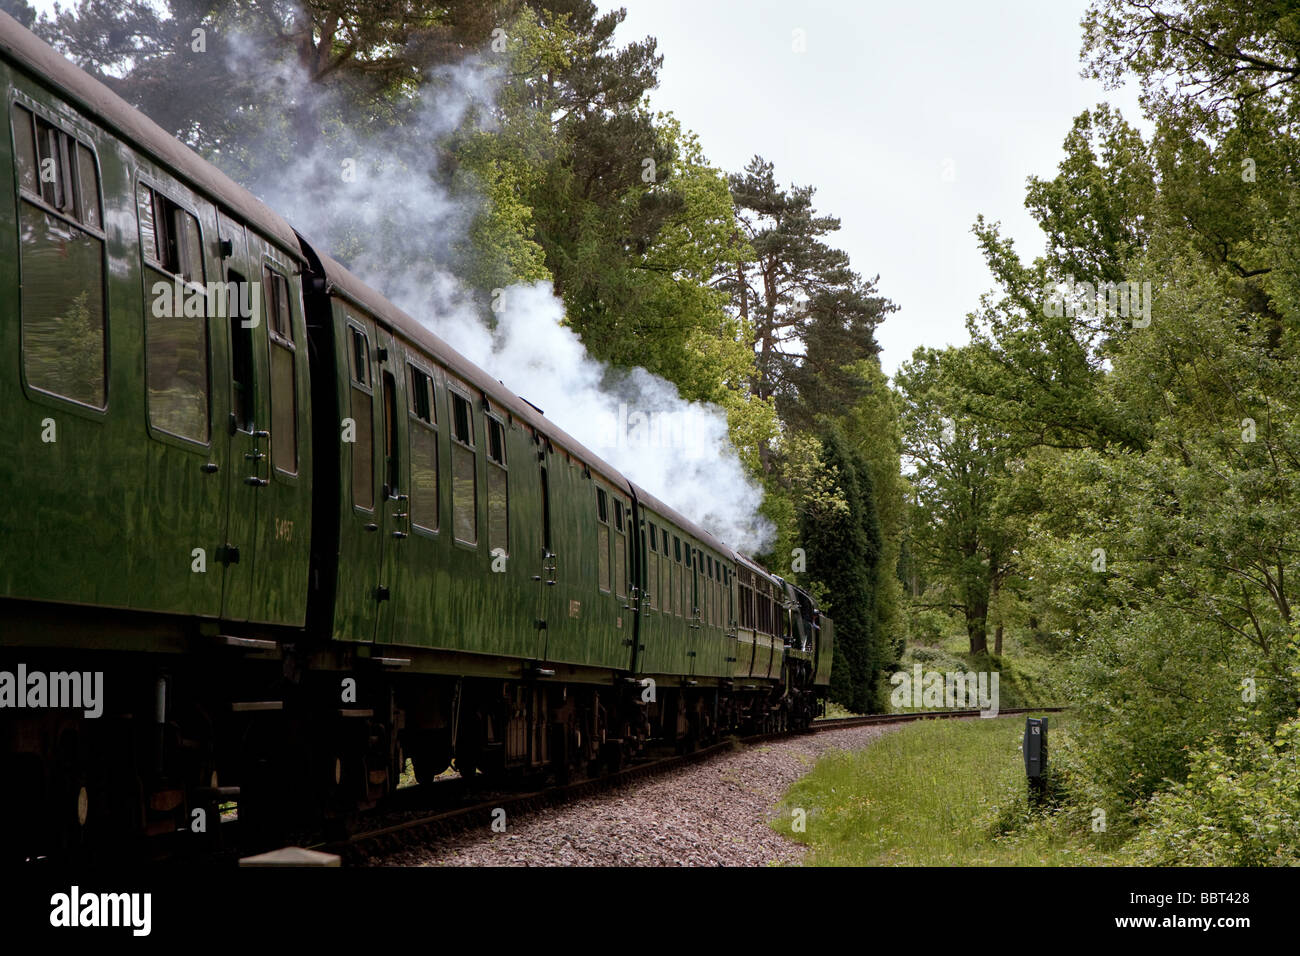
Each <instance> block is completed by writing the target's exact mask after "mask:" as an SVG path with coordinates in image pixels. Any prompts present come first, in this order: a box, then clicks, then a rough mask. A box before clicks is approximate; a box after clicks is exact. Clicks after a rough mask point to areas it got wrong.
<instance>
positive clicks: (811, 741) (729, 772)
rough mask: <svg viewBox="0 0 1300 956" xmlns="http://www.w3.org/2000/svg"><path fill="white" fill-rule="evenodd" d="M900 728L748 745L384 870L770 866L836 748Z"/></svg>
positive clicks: (398, 858) (444, 844)
mask: <svg viewBox="0 0 1300 956" xmlns="http://www.w3.org/2000/svg"><path fill="white" fill-rule="evenodd" d="M896 726H897V725H895V726H879V725H877V726H870V725H869V726H861V727H846V728H843V729H840V730H831V731H826V732H824V733H820V734H813V735H799V736H796V737H790V738H788V739H784V740H779V741H771V742H768V743H763V744H756V745H754V746H750V747H745V748H743V749H740V750H736V751H733V752H729V753H724V754H720V755H718V756H715V757H712V758H709V759H707V760H705V761H704V762H702V763H699V764H695V765H691V766H688V767H685V768H683V769H680V770H676V771H672V772H669V773H667V774H664V775H663V776H659V777H652V778H650V779H648V780H643V781H640V782H637V783H636V784H635V785H633V786H630V787H627V788H624V789H621V790H618V791H614V792H610V793H603V794H599V795H597V796H593V797H589V798H586V799H582V800H578V801H576V802H574V803H570V804H565V805H563V806H559V807H555V808H552V809H550V810H546V811H544V812H540V813H536V814H530V815H528V816H526V817H522V818H520V819H519V820H517V821H515V820H506V821H505V822H506V830H505V832H504V833H494V832H492V831H491V830H490V829H489V828H487V827H484V828H482V829H480V830H477V831H471V832H468V833H462V834H458V835H456V836H454V837H450V838H448V839H446V840H442V841H438V842H435V843H430V844H428V845H427V846H423V847H420V848H415V849H407V850H403V851H400V852H399V853H396V854H394V855H392V856H389V857H386V858H384V859H382V860H375V861H373V862H374V863H375V864H378V865H383V866H767V865H771V864H792V863H799V862H800V861H801V860H802V859H803V856H804V853H805V848H804V847H803V846H802V845H801V844H798V843H795V842H793V841H791V840H788V839H786V838H785V837H783V836H781V835H780V834H779V833H777V832H776V831H774V830H773V829H772V828H771V827H770V826H768V821H770V820H772V819H774V818H775V815H776V812H777V807H776V804H777V802H778V801H779V800H780V799H781V797H782V795H783V794H784V793H785V791H786V790H787V789H788V788H789V787H790V785H791V784H792V783H794V781H795V780H797V779H798V778H799V777H801V776H803V775H804V774H806V773H807V772H808V771H809V770H811V769H812V766H813V764H814V763H815V761H816V759H817V757H818V756H820V755H821V754H823V753H825V752H826V751H828V750H836V749H838V750H861V749H863V748H864V747H866V746H868V745H869V744H870V743H871V742H872V741H873V740H875V739H876V738H877V737H879V736H880V735H881V734H882V733H887V732H889V731H891V730H893V729H895V727H896Z"/></svg>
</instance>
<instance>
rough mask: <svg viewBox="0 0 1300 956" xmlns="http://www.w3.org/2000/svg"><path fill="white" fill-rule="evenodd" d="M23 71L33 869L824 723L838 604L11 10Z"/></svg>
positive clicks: (22, 719) (14, 428)
mask: <svg viewBox="0 0 1300 956" xmlns="http://www.w3.org/2000/svg"><path fill="white" fill-rule="evenodd" d="M0 93H2V94H3V96H2V98H0V104H2V105H3V109H4V131H3V135H0V354H3V365H2V366H0V409H2V410H3V411H2V412H0V436H2V437H3V449H4V450H3V454H0V498H2V501H0V768H2V770H0V781H2V783H0V843H2V844H3V847H4V853H5V856H6V858H10V859H12V858H15V857H18V858H30V857H32V856H34V855H41V854H48V853H66V852H81V851H83V850H86V849H96V848H100V847H120V846H122V845H124V844H125V845H130V846H139V845H141V843H148V842H149V840H148V838H149V837H163V836H164V835H170V836H169V837H168V838H170V839H187V840H188V839H191V838H192V839H194V840H199V841H202V840H212V839H216V837H214V836H213V834H215V833H216V832H217V831H219V830H220V827H219V826H217V825H216V821H217V817H216V814H217V813H218V812H219V808H220V807H221V806H222V805H223V804H226V803H228V802H235V803H236V804H237V807H238V814H239V820H240V824H239V826H240V831H241V839H243V838H244V837H245V836H247V838H248V839H250V840H252V839H255V838H257V839H262V840H264V841H269V840H273V839H275V838H276V834H279V833H283V832H286V829H287V828H289V827H292V826H294V825H296V824H298V823H300V822H302V821H304V820H311V821H322V820H323V821H331V820H341V819H347V818H348V816H349V815H351V814H355V813H356V812H357V811H358V810H359V809H364V808H367V807H371V806H374V805H375V804H376V803H378V802H380V801H382V799H383V798H384V797H385V796H386V795H387V794H389V793H391V792H392V791H393V790H394V789H395V788H396V787H397V785H398V782H399V778H400V775H401V773H402V772H403V770H404V768H406V767H407V766H408V759H409V761H410V764H409V765H410V766H411V767H412V768H413V772H414V774H415V777H416V779H417V780H418V781H419V782H420V783H427V782H428V781H431V780H432V779H433V778H434V777H436V776H438V775H440V774H443V773H445V772H447V771H448V770H449V768H454V769H455V770H456V771H458V772H459V773H460V774H461V775H462V776H467V777H470V776H472V777H483V778H485V779H487V780H491V781H496V780H501V779H504V778H509V777H511V776H512V775H530V776H531V775H548V776H551V777H554V778H558V779H561V780H562V779H566V778H569V777H571V776H572V775H575V774H582V773H591V772H600V771H602V770H604V769H606V768H609V767H614V766H618V765H619V764H620V763H621V762H622V761H624V760H627V759H629V758H632V757H635V756H636V754H637V753H638V752H639V751H641V750H643V749H644V748H646V747H647V746H650V745H656V746H658V745H664V746H668V745H673V746H677V747H680V748H690V747H692V746H698V745H699V744H700V743H702V742H706V741H708V740H710V739H715V738H717V737H718V736H719V735H720V734H723V733H727V732H730V731H733V730H737V729H754V730H768V731H777V730H781V729H784V728H791V729H794V728H799V727H803V726H806V725H807V724H808V723H809V722H810V721H811V720H812V719H813V717H814V716H815V715H816V713H817V711H818V708H819V707H820V706H821V702H822V700H823V698H824V694H825V691H826V688H827V685H828V683H829V675H830V668H831V663H832V656H833V645H834V630H833V624H832V621H831V620H830V618H829V617H828V616H826V615H824V614H822V613H821V612H820V610H819V609H818V607H817V605H816V603H815V601H814V600H813V599H812V598H811V597H810V596H809V594H807V593H806V592H805V591H803V590H801V589H800V588H798V587H796V586H795V585H794V584H792V583H791V582H789V581H786V580H783V579H782V578H781V577H779V576H777V575H775V574H772V573H770V572H768V571H766V570H765V569H763V568H762V567H760V566H759V565H758V564H756V563H755V562H754V561H752V560H750V559H748V558H746V557H745V556H744V555H742V554H739V553H737V552H736V551H735V550H733V549H732V548H730V547H728V546H727V545H726V544H725V543H724V542H722V541H719V540H717V539H716V538H715V537H714V536H712V535H711V534H709V533H708V532H707V531H705V530H704V529H702V528H700V527H698V526H697V525H696V524H694V523H692V522H691V521H690V520H688V519H687V518H685V517H684V516H683V515H682V514H680V513H679V512H678V511H676V510H674V509H673V508H672V507H670V506H669V505H667V504H666V503H665V502H663V501H661V500H659V499H658V498H656V497H655V496H654V495H652V494H649V493H648V492H646V491H645V490H644V489H642V488H639V487H638V486H637V485H636V484H634V483H633V482H631V481H629V480H628V478H627V477H626V476H624V475H622V474H620V473H619V471H618V470H616V469H615V468H613V467H611V466H610V465H609V464H608V463H606V462H605V461H602V460H601V459H600V458H599V457H598V456H597V455H595V454H593V453H592V452H591V451H590V450H589V449H587V448H584V447H583V446H582V445H580V444H579V443H578V442H577V441H575V440H574V439H573V438H571V437H570V436H568V435H566V434H565V433H564V432H563V431H562V430H561V429H559V428H557V427H556V426H555V425H554V424H553V423H552V422H550V421H549V420H547V418H546V417H545V416H544V415H543V413H542V410H541V409H540V408H538V407H537V406H535V405H533V404H532V403H531V402H529V401H527V400H525V399H523V398H520V397H518V396H516V395H514V394H512V393H511V392H510V391H509V390H508V389H506V388H505V387H504V386H503V385H502V384H501V383H500V382H498V381H496V380H495V379H494V378H492V376H491V375H489V374H488V373H487V372H485V371H483V370H482V369H480V368H477V367H475V366H474V365H473V364H471V363H470V362H468V361H467V360H466V359H465V358H463V357H462V356H461V355H459V354H458V353H457V352H455V351H454V350H453V349H451V348H450V347H449V346H448V345H446V344H445V343H444V342H443V341H441V340H440V339H439V338H437V337H436V336H434V335H433V334H431V333H430V331H429V330H428V329H427V328H426V327H425V326H424V325H422V324H421V323H420V322H419V321H417V320H416V319H415V318H412V317H411V316H409V315H407V314H405V313H404V312H402V311H401V310H399V309H398V308H396V307H395V306H394V305H392V304H391V303H390V302H388V301H386V300H385V299H384V298H383V297H382V296H381V295H380V294H379V293H377V292H376V291H374V290H372V289H371V288H369V287H367V286H366V285H365V284H364V283H362V282H361V281H359V280H358V279H357V278H356V277H354V276H353V275H351V274H350V273H349V272H348V271H347V270H346V269H345V268H344V267H343V266H341V265H340V264H339V263H338V262H335V261H334V260H333V259H331V258H330V257H329V256H328V255H327V254H326V253H325V252H323V251H322V250H320V249H317V248H315V247H314V246H313V245H311V244H310V243H309V242H308V241H307V240H306V239H304V238H303V237H302V236H301V235H299V234H298V233H296V232H295V231H294V230H293V228H291V227H290V226H289V224H288V223H287V222H286V221H285V220H284V219H282V218H281V217H280V216H279V215H277V214H276V213H275V212H273V211H272V210H271V209H269V208H268V207H267V206H266V205H264V204H263V203H262V202H260V201H259V200H258V199H256V198H255V197H254V196H253V195H252V194H251V193H249V192H248V191H247V190H245V189H243V188H241V187H240V186H238V185H236V184H235V183H234V182H232V181H231V180H229V179H228V178H227V177H226V176H224V175H223V174H222V173H220V172H219V171H218V170H217V169H216V168H215V167H213V166H211V165H210V164H208V163H207V162H206V161H204V160H203V159H202V158H200V157H199V156H198V155H197V154H195V153H194V152H192V151H191V150H190V149H188V148H187V147H185V146H184V145H183V144H182V143H180V142H179V141H177V140H176V139H174V138H173V137H171V136H169V135H168V134H167V133H166V132H164V131H163V130H162V129H161V128H160V127H158V126H157V125H155V124H154V123H152V122H151V121H149V120H148V119H147V118H146V117H145V116H144V115H142V114H141V113H139V112H138V111H136V110H134V109H133V108H131V107H130V106H129V105H128V104H127V103H126V102H125V101H123V100H121V99H120V98H119V97H117V96H116V95H114V94H113V93H112V92H111V91H110V90H108V89H107V88H106V87H105V86H103V85H102V84H101V83H99V82H98V81H96V80H95V79H94V78H93V77H91V76H89V75H88V74H86V73H84V72H83V71H81V70H80V69H78V68H77V67H75V66H74V65H73V64H71V63H70V62H68V61H67V60H65V59H64V58H63V57H61V56H60V55H59V54H58V53H57V52H56V51H54V50H53V49H52V48H50V47H49V46H47V45H46V44H45V43H43V42H42V41H41V40H39V39H38V38H37V37H36V36H34V35H33V34H31V33H30V32H28V31H27V30H25V29H23V28H22V27H21V26H19V25H18V24H17V23H16V22H15V21H14V20H13V19H11V18H10V17H8V16H6V15H4V14H2V13H0ZM533 398H535V399H536V400H537V401H539V402H541V403H542V404H545V400H546V396H545V395H540V396H533Z"/></svg>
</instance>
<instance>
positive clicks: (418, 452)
mask: <svg viewBox="0 0 1300 956" xmlns="http://www.w3.org/2000/svg"><path fill="white" fill-rule="evenodd" d="M407 369H408V370H409V371H410V376H411V390H410V393H411V398H410V406H411V407H410V412H411V414H410V426H411V495H410V498H411V502H410V503H411V523H412V524H414V525H418V526H419V527H421V528H424V529H425V530H426V531H437V530H438V429H437V416H436V414H435V413H434V408H435V407H436V406H435V405H434V401H433V379H432V378H430V377H429V376H428V375H426V374H425V373H424V372H422V371H420V370H419V369H418V368H416V367H415V366H414V365H408V366H407Z"/></svg>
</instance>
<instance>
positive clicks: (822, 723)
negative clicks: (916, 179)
mask: <svg viewBox="0 0 1300 956" xmlns="http://www.w3.org/2000/svg"><path fill="white" fill-rule="evenodd" d="M1062 709H1063V708H1060V707H1036V708H1023V707H1022V708H1012V709H1009V710H1002V711H999V712H998V716H1000V717H1011V716H1015V715H1017V714H1029V713H1034V714H1041V713H1056V712H1059V711H1060V710H1062ZM980 713H981V712H980V711H978V710H944V711H918V712H916V713H910V714H877V715H872V716H866V717H840V718H832V719H826V720H817V721H814V722H813V724H812V726H811V727H810V728H809V729H808V730H807V731H804V732H805V733H814V734H815V733H821V732H823V731H827V730H840V729H843V728H846V727H858V726H863V725H867V724H902V723H911V722H912V721H917V720H959V719H970V718H978V717H979V716H980ZM788 736H790V732H788V731H786V732H780V733H765V734H755V735H752V736H748V737H729V738H727V739H726V740H723V741H720V742H718V743H715V744H711V745H709V746H707V747H701V748H700V749H698V750H695V751H693V752H691V753H686V754H674V755H671V756H664V757H659V758H656V759H653V760H649V761H647V762H644V763H639V764H637V765H635V766H631V767H627V768H625V769H622V770H618V771H616V772H612V773H606V774H603V775H601V776H598V777H593V778H589V779H584V780H580V781H575V782H573V783H569V784H563V785H560V786H550V787H542V788H539V789H536V790H530V791H528V792H519V791H510V792H505V793H489V794H473V795H472V796H471V795H470V794H469V793H468V792H467V791H466V790H465V788H464V787H463V785H460V786H458V793H457V795H459V796H462V797H464V796H470V798H471V799H473V800H474V802H473V803H471V804H467V805H462V806H457V807H443V808H440V809H437V810H425V811H421V810H419V809H415V808H411V809H406V810H401V809H399V810H392V811H386V812H385V813H383V814H382V816H381V821H382V822H380V823H379V824H378V825H375V826H372V827H371V828H370V829H366V830H363V831H359V832H357V833H354V834H352V835H350V836H349V837H348V838H347V839H343V840H335V841H331V842H323V843H320V844H316V845H313V846H312V847H310V848H311V849H314V850H320V851H323V852H326V853H334V854H338V855H339V856H340V857H341V858H342V860H343V862H344V864H345V865H349V866H356V865H364V864H365V863H366V862H367V861H369V860H371V859H376V858H381V857H384V856H388V855H391V854H393V853H395V852H397V851H399V850H402V849H406V848H409V847H411V846H413V845H419V844H424V843H427V842H429V841H431V840H434V839H439V838H443V837H447V836H450V835H452V834H455V833H463V832H465V831H467V830H472V829H475V828H477V827H489V828H490V827H491V826H492V825H493V823H494V822H498V823H504V822H506V821H510V820H514V819H516V818H517V817H520V816H526V815H528V814H533V813H537V812H539V811H541V810H544V809H546V808H548V807H555V806H559V805H561V804H565V803H569V802H572V801H575V800H579V799H582V798H583V797H588V796H592V795H595V794H597V793H605V792H609V791H613V790H617V789H619V788H621V787H626V786H628V785H629V784H632V783H635V782H637V781H641V780H645V779H648V778H651V777H657V776H661V775H663V774H665V773H668V772H671V771H673V770H676V769H678V768H681V767H683V766H687V765H689V764H694V763H699V762H701V761H704V760H708V759H709V758H710V757H713V756H716V755H718V754H720V753H724V752H726V751H729V750H732V749H733V748H735V747H737V746H748V745H753V744H758V743H763V742H765V741H770V740H777V739H781V738H784V737H788ZM457 784H459V781H457V780H455V779H453V780H448V781H447V783H446V784H435V786H437V787H442V786H447V787H448V794H450V793H451V790H450V788H451V787H452V786H453V785H457ZM417 792H418V791H417ZM385 818H386V819H385Z"/></svg>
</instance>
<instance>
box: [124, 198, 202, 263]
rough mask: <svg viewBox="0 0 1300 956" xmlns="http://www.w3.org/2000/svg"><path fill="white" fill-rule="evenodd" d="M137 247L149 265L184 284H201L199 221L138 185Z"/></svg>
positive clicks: (175, 205)
mask: <svg viewBox="0 0 1300 956" xmlns="http://www.w3.org/2000/svg"><path fill="white" fill-rule="evenodd" d="M136 199H137V202H136V208H137V211H138V213H139V217H140V245H141V246H142V248H143V249H144V259H145V262H147V263H148V264H149V265H151V266H153V267H154V268H156V269H159V270H160V271H162V272H166V273H167V274H169V275H173V276H179V277H180V279H181V280H182V281H184V282H196V283H202V282H203V247H202V245H201V243H200V237H199V221H198V220H197V219H195V218H194V216H192V215H191V214H190V213H189V212H188V211H186V210H185V209H182V208H181V207H180V206H178V205H177V204H176V203H174V202H172V201H171V200H170V199H168V198H167V197H166V196H164V195H162V194H161V193H159V192H158V191H157V190H155V189H151V188H150V187H148V186H144V185H141V186H140V190H139V193H138V195H137V197H136Z"/></svg>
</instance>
